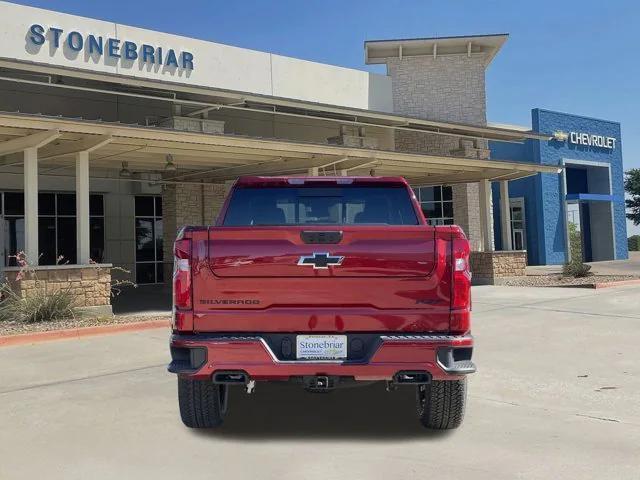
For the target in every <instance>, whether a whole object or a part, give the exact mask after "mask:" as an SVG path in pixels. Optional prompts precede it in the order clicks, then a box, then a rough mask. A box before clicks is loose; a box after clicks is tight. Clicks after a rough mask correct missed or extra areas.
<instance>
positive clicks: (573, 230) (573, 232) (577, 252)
mask: <svg viewBox="0 0 640 480" xmlns="http://www.w3.org/2000/svg"><path fill="white" fill-rule="evenodd" d="M569 248H570V250H571V262H572V263H573V262H582V236H581V234H580V230H578V225H576V224H575V223H574V222H569Z"/></svg>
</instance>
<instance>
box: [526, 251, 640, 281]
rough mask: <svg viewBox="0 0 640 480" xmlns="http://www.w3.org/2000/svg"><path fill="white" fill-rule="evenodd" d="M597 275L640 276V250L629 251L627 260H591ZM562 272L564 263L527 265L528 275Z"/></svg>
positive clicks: (593, 271) (593, 270)
mask: <svg viewBox="0 0 640 480" xmlns="http://www.w3.org/2000/svg"><path fill="white" fill-rule="evenodd" d="M589 265H591V272H592V273H594V274H595V275H636V276H640V252H629V258H628V259H627V260H611V261H606V262H589ZM552 273H553V274H555V273H557V274H559V273H562V265H532V266H528V267H527V275H549V274H552Z"/></svg>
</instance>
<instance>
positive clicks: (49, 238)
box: [0, 192, 104, 265]
mask: <svg viewBox="0 0 640 480" xmlns="http://www.w3.org/2000/svg"><path fill="white" fill-rule="evenodd" d="M0 203H1V206H0V210H1V212H2V215H3V217H4V261H5V265H15V264H16V261H15V258H13V256H15V255H16V253H17V252H20V251H23V250H24V195H23V193H22V192H2V193H1V194H0ZM89 215H90V218H89V232H90V256H91V259H92V260H93V261H95V262H97V263H101V262H102V261H103V260H104V199H103V197H102V195H97V194H92V195H90V196H89ZM38 246H39V248H40V259H39V262H38V263H39V264H40V265H56V264H64V263H69V264H75V263H76V261H77V249H76V195H75V194H74V193H47V192H42V193H39V194H38Z"/></svg>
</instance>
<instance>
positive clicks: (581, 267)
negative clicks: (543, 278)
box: [562, 262, 593, 278]
mask: <svg viewBox="0 0 640 480" xmlns="http://www.w3.org/2000/svg"><path fill="white" fill-rule="evenodd" d="M590 270H591V265H587V264H586V263H582V262H570V263H565V264H564V266H563V267H562V275H564V276H565V277H574V278H580V277H588V276H590V275H593V273H592V272H591V271H590Z"/></svg>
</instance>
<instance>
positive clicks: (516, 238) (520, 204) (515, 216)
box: [509, 198, 527, 250]
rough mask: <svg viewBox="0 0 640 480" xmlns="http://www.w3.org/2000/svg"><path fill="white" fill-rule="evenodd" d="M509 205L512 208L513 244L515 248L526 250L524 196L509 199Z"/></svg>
mask: <svg viewBox="0 0 640 480" xmlns="http://www.w3.org/2000/svg"><path fill="white" fill-rule="evenodd" d="M509 207H510V210H511V245H512V246H513V249H514V250H526V249H527V231H526V219H525V213H524V198H511V199H509Z"/></svg>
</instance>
